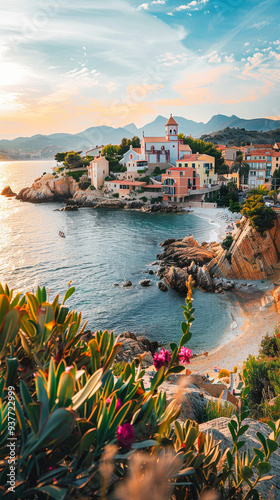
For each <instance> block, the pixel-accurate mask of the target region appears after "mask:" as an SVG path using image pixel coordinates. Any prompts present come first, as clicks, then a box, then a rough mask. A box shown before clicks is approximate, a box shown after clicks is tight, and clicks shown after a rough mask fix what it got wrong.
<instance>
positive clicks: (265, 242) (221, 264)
mask: <svg viewBox="0 0 280 500" xmlns="http://www.w3.org/2000/svg"><path fill="white" fill-rule="evenodd" d="M233 236H234V240H233V243H232V245H231V247H230V248H229V250H227V251H226V250H224V251H223V252H222V254H220V255H218V258H214V259H213V260H212V261H211V262H210V264H209V265H208V270H209V272H210V273H211V274H212V275H215V276H217V277H221V276H225V277H227V278H230V279H248V280H260V279H266V278H269V277H271V276H274V275H275V274H276V269H277V267H276V266H277V265H278V263H279V254H280V220H279V217H278V219H277V221H276V223H275V226H274V228H273V229H271V230H269V231H265V232H264V233H259V232H257V231H256V230H255V229H254V228H253V227H252V226H250V223H249V221H248V220H246V219H244V220H243V221H242V228H240V229H238V230H237V231H235V233H234V235H233Z"/></svg>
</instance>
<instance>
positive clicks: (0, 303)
mask: <svg viewBox="0 0 280 500" xmlns="http://www.w3.org/2000/svg"><path fill="white" fill-rule="evenodd" d="M9 309H10V301H9V299H8V297H7V296H6V295H4V294H2V295H0V328H1V325H2V323H3V320H4V318H5V316H6V314H7V312H8V311H9Z"/></svg>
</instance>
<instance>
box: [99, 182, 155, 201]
mask: <svg viewBox="0 0 280 500" xmlns="http://www.w3.org/2000/svg"><path fill="white" fill-rule="evenodd" d="M104 186H105V191H104V193H105V194H107V195H109V196H114V195H118V197H119V198H121V199H125V200H136V199H138V200H139V199H141V198H147V199H149V200H151V199H152V198H158V197H160V198H162V186H161V184H147V182H141V181H130V180H127V179H122V180H112V181H105V183H104Z"/></svg>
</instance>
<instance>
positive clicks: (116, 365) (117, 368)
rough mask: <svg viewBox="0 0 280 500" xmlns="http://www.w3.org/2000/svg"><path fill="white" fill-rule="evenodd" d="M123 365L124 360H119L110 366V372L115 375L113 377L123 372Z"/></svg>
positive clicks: (124, 365)
mask: <svg viewBox="0 0 280 500" xmlns="http://www.w3.org/2000/svg"><path fill="white" fill-rule="evenodd" d="M125 367H126V364H125V362H124V361H121V362H119V363H114V364H113V366H112V372H113V374H114V375H115V377H119V376H120V375H121V374H122V373H123V371H124V369H125Z"/></svg>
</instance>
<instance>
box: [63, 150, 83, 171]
mask: <svg viewBox="0 0 280 500" xmlns="http://www.w3.org/2000/svg"><path fill="white" fill-rule="evenodd" d="M80 153H81V151H78V152H77V151H70V152H69V153H67V154H66V156H65V159H64V163H63V164H64V166H65V167H66V168H83V167H86V166H87V165H88V164H89V161H88V160H87V159H85V158H82V157H81V154H80Z"/></svg>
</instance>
